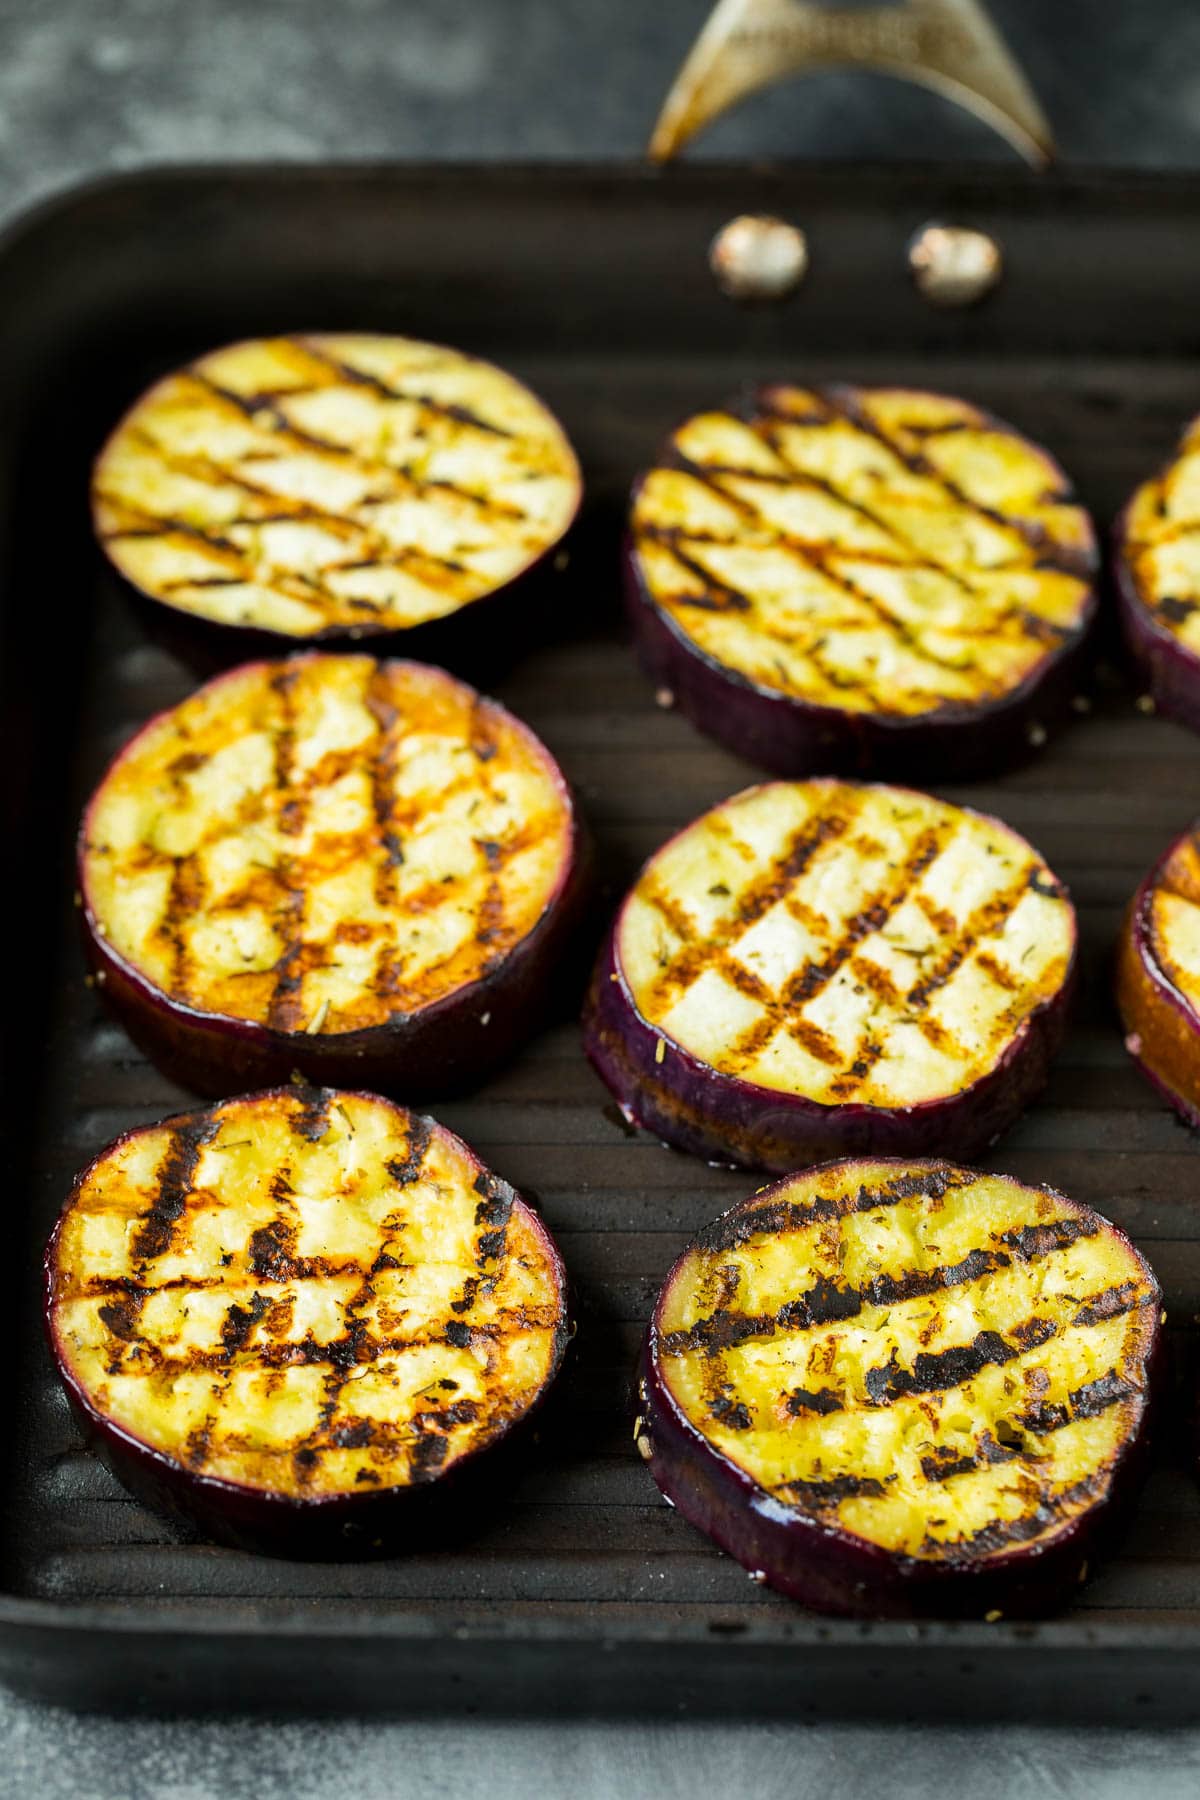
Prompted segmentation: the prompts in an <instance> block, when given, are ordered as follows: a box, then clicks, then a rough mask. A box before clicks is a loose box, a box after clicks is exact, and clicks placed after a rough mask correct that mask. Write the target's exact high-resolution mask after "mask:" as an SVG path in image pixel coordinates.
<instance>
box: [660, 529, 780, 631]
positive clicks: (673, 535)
mask: <svg viewBox="0 0 1200 1800" xmlns="http://www.w3.org/2000/svg"><path fill="white" fill-rule="evenodd" d="M643 535H646V534H645V532H643ZM652 535H653V537H654V539H655V542H656V543H659V544H660V545H661V546H662V548H663V549H664V550H666V551H667V553H668V554H669V555H670V556H671V558H672V559H673V561H675V562H677V563H678V564H679V567H680V568H681V569H683V570H684V571H685V573H687V574H688V575H690V576H692V578H693V580H695V581H699V582H700V583H701V584H702V590H703V591H702V592H700V593H697V592H696V591H695V589H694V588H681V589H680V590H679V592H678V593H677V594H675V595H673V596H672V598H673V601H674V604H675V605H676V606H690V607H694V608H695V609H696V610H698V611H700V612H713V613H728V612H732V613H752V612H754V611H755V607H754V602H753V601H752V600H751V599H750V597H749V595H747V594H743V593H742V592H741V590H740V589H739V588H735V587H731V586H730V584H729V583H728V582H727V581H718V580H717V578H716V576H715V575H712V574H710V572H709V571H708V570H707V569H706V568H705V566H704V564H703V563H702V562H700V561H699V560H698V558H696V557H694V556H690V555H689V554H688V552H687V551H686V550H685V549H684V548H683V546H682V545H681V543H680V541H679V536H680V534H679V532H678V531H677V530H675V529H674V528H671V527H662V528H659V529H658V530H656V531H655V532H653V534H652ZM689 541H691V539H690V538H689Z"/></svg>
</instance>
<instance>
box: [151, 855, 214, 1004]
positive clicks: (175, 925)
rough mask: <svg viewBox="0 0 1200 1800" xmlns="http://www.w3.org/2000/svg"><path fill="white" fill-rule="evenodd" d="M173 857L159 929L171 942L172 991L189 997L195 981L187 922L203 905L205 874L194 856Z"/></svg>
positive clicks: (178, 995) (183, 996)
mask: <svg viewBox="0 0 1200 1800" xmlns="http://www.w3.org/2000/svg"><path fill="white" fill-rule="evenodd" d="M172 861H173V867H172V870H171V885H170V887H169V888H168V890H167V902H166V908H165V910H164V912H163V915H162V918H161V920H160V921H159V926H158V930H159V933H160V934H161V936H162V937H164V938H165V939H166V941H167V942H168V943H169V944H170V946H171V975H170V984H171V993H172V994H174V995H175V996H177V997H178V998H180V999H186V998H187V997H188V995H189V994H190V993H191V991H192V985H193V968H192V957H191V948H190V945H189V942H188V923H189V921H190V920H191V919H192V918H194V917H195V915H196V913H197V912H199V911H201V910H202V909H203V906H204V897H205V889H204V876H203V873H202V871H201V868H200V863H199V859H198V858H197V857H195V856H177V857H174V858H173V859H172Z"/></svg>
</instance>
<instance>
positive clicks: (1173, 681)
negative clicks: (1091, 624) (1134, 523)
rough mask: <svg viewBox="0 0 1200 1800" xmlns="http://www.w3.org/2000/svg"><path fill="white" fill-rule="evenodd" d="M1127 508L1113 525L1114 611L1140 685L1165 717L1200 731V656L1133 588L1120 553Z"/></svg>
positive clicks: (1122, 546) (1128, 569) (1190, 729)
mask: <svg viewBox="0 0 1200 1800" xmlns="http://www.w3.org/2000/svg"><path fill="white" fill-rule="evenodd" d="M1127 520H1128V508H1127V509H1126V510H1125V511H1124V512H1122V514H1121V515H1120V517H1119V518H1118V520H1117V523H1116V525H1115V526H1114V527H1113V554H1112V576H1113V587H1114V589H1115V592H1116V596H1117V617H1118V619H1119V621H1120V627H1121V637H1122V640H1123V642H1124V645H1125V649H1126V652H1127V654H1128V656H1129V660H1130V662H1131V663H1132V665H1133V667H1134V670H1135V671H1136V674H1137V678H1138V681H1139V683H1140V691H1141V692H1142V693H1145V694H1148V695H1149V696H1150V698H1151V700H1153V702H1154V710H1155V712H1160V713H1162V714H1163V716H1164V718H1168V719H1174V720H1175V721H1176V723H1177V724H1179V725H1186V726H1187V728H1188V730H1189V731H1200V657H1198V656H1195V655H1193V653H1192V651H1190V650H1189V649H1188V648H1187V647H1186V645H1184V644H1182V643H1181V642H1180V641H1179V639H1178V638H1177V637H1176V636H1175V635H1174V633H1173V632H1170V631H1168V630H1167V628H1166V626H1165V625H1162V624H1160V623H1159V621H1158V620H1157V619H1156V618H1155V616H1154V614H1153V613H1152V612H1151V610H1150V608H1149V607H1148V606H1147V605H1146V603H1145V601H1144V600H1143V599H1142V598H1141V595H1140V594H1139V593H1138V591H1137V586H1136V583H1135V582H1134V579H1133V571H1132V570H1131V569H1130V567H1129V563H1128V561H1127V560H1126V556H1125V537H1126V525H1127Z"/></svg>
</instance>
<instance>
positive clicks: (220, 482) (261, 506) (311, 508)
mask: <svg viewBox="0 0 1200 1800" xmlns="http://www.w3.org/2000/svg"><path fill="white" fill-rule="evenodd" d="M206 387H207V389H208V391H209V392H210V393H212V394H213V395H219V396H220V397H222V398H225V399H229V400H231V401H232V400H233V398H234V397H233V396H231V395H226V394H224V393H223V390H221V389H219V388H215V387H213V386H212V384H211V383H208V384H206ZM293 391H295V390H293ZM273 429H274V430H276V431H277V432H279V433H282V434H285V435H286V436H287V437H288V438H290V439H293V440H295V442H296V444H297V446H301V445H302V446H304V447H305V448H309V449H315V450H319V451H320V452H321V454H322V455H329V456H336V455H342V456H345V455H347V454H348V453H347V452H345V451H339V450H338V447H337V446H336V445H334V444H327V443H326V442H325V441H324V440H322V439H318V438H314V437H313V436H312V435H311V434H301V433H295V432H287V430H286V427H285V426H284V423H283V420H282V418H281V419H280V420H279V422H278V425H275V426H273ZM129 436H130V438H131V439H132V440H133V441H134V442H135V443H137V444H138V445H139V446H143V447H144V448H145V449H146V450H147V451H148V452H150V453H152V454H153V456H154V458H155V460H156V461H157V462H159V463H161V464H162V466H163V467H164V468H166V469H170V470H172V471H173V472H174V473H176V474H179V475H185V476H187V477H188V478H189V480H191V481H195V482H199V483H200V484H201V485H202V486H204V487H208V488H211V489H213V490H214V491H217V490H220V489H222V488H228V487H234V488H239V489H241V491H242V492H243V493H244V494H245V496H246V499H247V503H248V505H249V506H250V507H251V509H252V510H250V511H248V512H246V513H245V514H244V515H239V516H237V517H235V518H232V519H228V520H226V521H225V522H224V524H223V526H222V529H221V530H220V531H216V530H213V529H208V530H205V529H203V528H202V527H201V526H199V525H196V524H189V523H188V522H186V521H185V520H182V519H177V518H173V517H170V516H167V515H163V514H159V513H153V512H149V511H147V510H146V509H145V508H144V507H135V506H133V505H131V503H130V502H129V501H128V500H127V499H123V498H122V497H121V496H120V495H119V494H110V493H107V492H104V491H101V493H100V498H101V499H103V500H105V501H107V502H108V503H109V504H111V505H112V506H113V507H114V509H116V510H117V511H119V512H120V513H121V514H122V516H123V517H126V518H127V519H128V521H129V522H128V523H127V524H126V525H125V526H124V527H123V528H122V529H119V530H112V531H109V532H108V533H107V534H106V536H105V542H107V543H113V542H115V541H117V540H119V539H121V538H135V539H136V538H153V537H157V536H160V535H162V536H168V537H169V536H173V535H179V536H182V537H184V538H192V539H194V540H196V542H198V543H201V544H203V545H204V546H205V547H206V548H207V549H209V550H211V551H212V553H213V555H214V557H215V558H216V559H217V560H218V561H219V562H221V563H222V564H224V565H225V566H226V568H227V570H228V571H229V572H228V573H226V574H222V575H212V576H204V575H196V574H189V575H187V576H178V577H176V578H174V579H164V580H163V581H161V582H160V584H159V586H160V591H161V593H162V595H163V596H164V597H169V596H171V595H172V594H175V593H181V592H186V591H187V590H189V589H192V588H204V587H220V586H229V587H236V586H238V585H254V586H258V587H262V588H265V589H267V590H268V591H269V592H272V593H277V594H280V595H282V596H284V597H285V598H288V599H292V600H298V601H300V602H301V603H302V604H315V605H319V606H323V607H327V608H336V607H338V606H346V607H349V608H352V609H353V610H355V611H359V612H362V613H364V614H370V613H374V612H378V611H379V606H378V605H377V603H376V602H374V601H371V600H367V599H365V598H364V597H362V596H359V595H354V596H350V597H344V596H343V597H339V596H338V595H337V594H336V593H335V592H334V590H333V589H332V588H330V587H329V585H328V584H327V581H326V580H325V579H324V578H325V577H328V576H330V575H337V574H343V573H349V572H351V571H354V570H358V569H373V568H397V569H401V570H404V571H406V572H407V573H409V574H411V575H412V576H413V577H414V578H415V579H416V580H418V581H422V582H425V584H426V585H428V586H430V587H434V588H440V589H442V590H443V591H444V592H446V593H447V594H449V595H450V596H451V597H452V598H453V599H455V600H458V601H464V600H468V599H471V598H473V597H474V595H473V591H472V590H473V583H472V580H471V576H470V571H469V570H468V569H467V568H466V567H465V565H464V564H463V563H461V562H459V561H456V560H455V559H454V558H452V557H446V556H439V555H437V554H435V553H434V552H433V551H432V550H430V549H428V548H420V547H415V546H405V545H402V544H395V543H392V542H390V541H389V540H388V539H387V538H386V537H384V536H382V535H381V534H380V533H379V532H378V531H376V530H374V529H372V527H371V526H370V524H369V523H368V522H365V521H364V520H363V519H360V518H353V517H350V516H348V515H346V514H344V513H338V512H334V511H332V510H330V509H329V508H328V507H322V506H319V505H318V504H316V502H314V501H313V500H311V499H309V500H302V499H299V498H294V497H292V496H289V495H287V494H280V493H276V492H274V491H273V490H272V489H271V488H269V487H264V486H263V484H262V483H261V482H256V481H253V480H251V479H250V477H249V476H248V475H247V474H246V471H245V469H244V468H234V467H226V466H225V465H224V464H222V463H217V462H214V461H213V460H212V458H211V457H208V456H199V455H190V456H185V455H182V454H180V453H179V452H177V451H171V450H170V449H169V448H167V446H166V445H164V443H163V442H162V440H161V439H159V438H157V437H155V436H153V435H152V434H151V433H149V432H146V431H143V430H141V429H139V428H137V427H130V428H129ZM442 485H443V487H444V488H445V490H446V491H447V492H454V493H457V494H458V495H459V497H460V498H461V499H462V500H463V501H464V502H466V503H467V504H469V505H471V506H473V507H479V508H483V509H485V510H486V509H487V507H488V502H487V501H486V499H484V498H483V497H482V496H480V495H477V494H471V493H468V492H467V491H466V490H463V489H455V488H454V486H453V484H452V483H444V484H442ZM378 486H379V487H381V488H382V489H383V490H384V491H383V492H380V493H377V494H375V495H374V497H373V498H372V499H370V500H369V501H364V502H362V503H361V504H362V508H363V511H364V512H365V513H366V514H367V518H368V519H369V510H368V509H369V508H370V507H372V506H376V505H379V504H381V503H382V502H383V501H384V500H386V499H388V498H391V499H400V498H403V497H405V496H408V495H411V494H413V493H414V492H416V493H419V492H420V489H419V487H418V486H417V484H415V483H414V482H413V481H412V480H411V479H409V478H402V477H398V476H396V475H394V474H388V475H387V477H386V478H385V477H384V476H383V472H382V471H381V479H380V482H379V483H378ZM504 510H509V509H504ZM517 516H519V514H518V515H517ZM285 523H297V524H306V525H315V526H319V527H320V529H321V531H322V532H324V533H327V534H329V535H330V536H332V537H335V538H338V539H340V540H341V542H342V544H343V545H344V547H345V549H344V554H342V555H340V556H339V557H338V558H337V559H336V560H334V561H329V562H326V563H325V564H324V565H323V567H322V570H321V571H320V573H318V574H306V573H305V572H304V571H302V570H300V569H289V568H279V567H277V566H276V565H274V564H272V563H271V562H269V561H268V560H267V559H266V558H265V557H264V556H263V555H262V553H261V551H257V552H256V551H254V550H251V549H243V548H240V547H239V545H238V544H237V543H235V542H234V541H233V539H232V538H230V537H229V535H228V534H229V532H231V531H234V530H240V531H243V532H248V533H251V534H253V533H254V532H256V531H258V530H259V529H260V528H261V527H263V526H267V525H280V524H285Z"/></svg>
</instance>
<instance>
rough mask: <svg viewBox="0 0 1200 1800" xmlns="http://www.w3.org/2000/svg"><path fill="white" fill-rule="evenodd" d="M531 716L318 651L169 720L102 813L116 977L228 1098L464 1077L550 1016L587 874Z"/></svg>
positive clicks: (108, 961) (185, 1068) (99, 801)
mask: <svg viewBox="0 0 1200 1800" xmlns="http://www.w3.org/2000/svg"><path fill="white" fill-rule="evenodd" d="M585 864H586V851H585V848H584V845H583V839H582V835H581V829H580V826H579V823H578V821H577V818H576V814H575V809H574V805H573V803H572V800H571V796H570V793H569V791H568V788H567V785H566V783H565V781H564V779H563V777H562V774H561V772H560V771H559V769H558V767H557V765H556V764H555V762H554V760H553V758H552V757H551V756H550V753H549V751H547V750H546V748H545V746H544V745H543V744H541V743H540V742H539V741H538V739H537V738H536V737H535V736H534V735H533V733H532V732H531V731H530V730H529V729H528V727H527V726H525V725H522V724H521V723H520V722H519V721H518V720H517V719H515V718H513V716H512V715H511V713H508V712H506V711H505V710H504V709H503V707H500V706H498V705H497V704H496V703H495V702H494V701H492V700H485V699H483V698H481V697H480V695H478V694H477V693H476V692H475V691H474V689H473V688H469V687H467V686H465V685H464V684H463V683H462V682H460V681H456V680H455V679H454V678H453V677H451V676H449V675H446V674H444V673H443V672H442V671H441V670H440V669H431V668H427V667H425V666H424V665H423V664H420V663H408V662H377V661H375V660H374V659H373V658H371V657H368V656H335V655H321V654H318V653H315V652H310V653H309V654H307V655H304V656H298V657H294V658H292V659H290V660H288V661H285V662H275V663H252V664H247V665H246V666H244V667H242V668H240V669H235V670H233V671H231V672H230V673H228V674H226V675H223V676H221V677H219V678H218V679H217V680H215V681H213V682H210V683H209V685H208V686H207V687H204V688H202V689H200V691H199V692H198V693H196V694H193V695H192V696H191V697H190V698H189V699H187V700H185V701H184V702H183V703H182V704H181V705H179V706H177V707H176V708H174V710H173V711H171V712H166V713H162V714H160V716H159V717H158V718H156V719H153V720H152V721H151V722H150V724H149V725H147V726H146V727H145V728H144V730H142V731H141V732H140V733H139V734H138V735H137V736H136V737H135V738H134V739H133V741H132V743H130V744H129V745H127V746H126V748H125V749H124V750H123V751H122V752H121V753H120V755H119V756H118V757H117V758H116V760H115V761H114V762H113V764H112V766H111V767H110V768H109V770H108V773H107V774H106V775H105V777H104V779H103V781H102V782H101V783H100V786H99V788H98V789H97V791H96V794H95V795H94V797H93V799H92V801H91V803H90V805H89V806H88V809H87V812H86V813H85V816H84V821H83V826H82V830H81V833H80V845H79V886H80V890H81V894H82V899H83V918H84V923H85V928H86V939H87V946H88V951H89V955H90V958H91V962H92V966H93V969H94V971H95V978H96V980H97V981H98V982H100V983H101V985H102V990H103V992H104V994H105V996H106V998H107V999H108V1001H109V1002H110V1003H111V1005H112V1006H113V1007H114V1009H115V1010H116V1011H117V1013H118V1014H119V1015H120V1017H121V1018H122V1019H123V1021H124V1022H125V1024H126V1026H127V1028H128V1030H129V1032H130V1034H131V1036H133V1037H134V1039H135V1040H136V1041H137V1042H138V1043H140V1044H141V1045H142V1046H143V1048H144V1049H145V1050H146V1052H147V1054H148V1055H150V1056H151V1057H152V1058H153V1059H154V1060H155V1061H156V1062H157V1063H159V1065H160V1066H161V1067H162V1068H163V1069H164V1070H165V1071H166V1072H167V1073H168V1074H170V1075H171V1076H172V1077H173V1078H175V1079H177V1080H179V1081H181V1082H183V1083H184V1085H185V1086H188V1087H191V1088H193V1089H195V1090H196V1091H197V1092H199V1093H202V1094H207V1095H215V1096H220V1095H222V1094H228V1093H229V1092H230V1091H235V1092H236V1091H237V1090H238V1089H240V1088H248V1087H254V1086H258V1085H262V1084H269V1083H272V1082H278V1081H286V1080H288V1079H289V1078H290V1077H291V1075H292V1073H293V1071H296V1070H299V1071H300V1073H301V1074H303V1075H306V1076H308V1077H309V1078H310V1079H311V1080H314V1081H323V1082H326V1083H328V1084H331V1085H356V1084H363V1083H366V1084H368V1085H370V1086H371V1087H373V1088H383V1089H384V1090H386V1091H387V1092H390V1093H399V1094H401V1095H403V1096H404V1097H406V1098H409V1097H412V1096H415V1095H418V1094H420V1095H428V1094H431V1093H435V1092H445V1091H447V1090H448V1089H450V1088H452V1087H461V1086H463V1085H464V1084H467V1083H469V1082H470V1081H472V1080H474V1079H476V1078H477V1077H478V1076H479V1075H480V1074H481V1073H482V1072H483V1071H484V1070H485V1069H487V1068H490V1067H493V1066H495V1065H496V1064H497V1063H499V1062H500V1061H502V1060H503V1059H504V1058H505V1057H507V1056H508V1055H510V1054H511V1053H512V1051H513V1049H514V1048H515V1047H516V1045H517V1044H518V1043H520V1042H521V1041H522V1040H523V1039H524V1038H525V1037H526V1036H527V1035H528V1034H529V1033H530V1032H531V1031H532V1030H533V1029H534V1028H535V1026H536V1025H537V1023H538V1021H539V1017H540V1015H541V1014H542V1013H543V1012H544V1011H545V1007H546V1003H547V1000H548V999H549V997H550V992H551V980H552V976H553V973H554V971H555V969H556V967H557V966H558V961H559V955H560V952H561V951H562V949H563V948H564V945H565V943H566V940H567V937H568V935H569V933H570V931H571V929H572V926H573V925H574V923H575V921H576V917H577V914H578V911H579V905H580V901H581V896H582V893H583V889H584V886H585V883H586V868H585Z"/></svg>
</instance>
